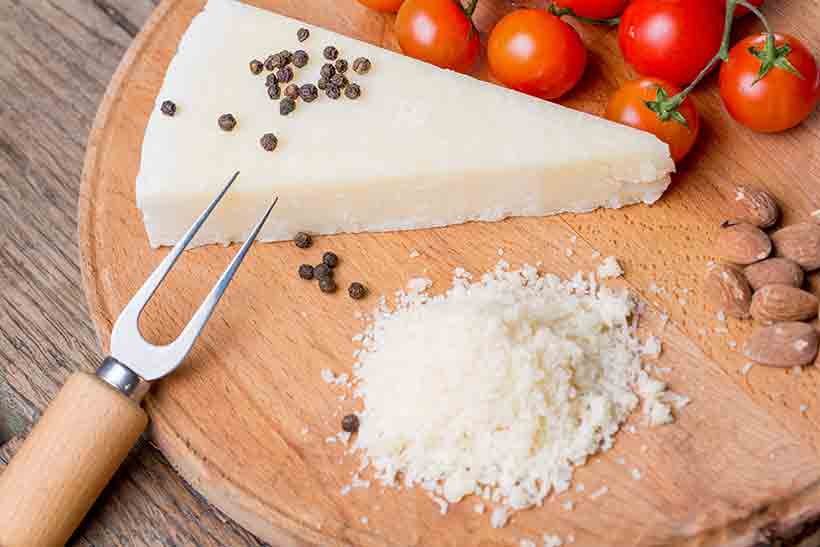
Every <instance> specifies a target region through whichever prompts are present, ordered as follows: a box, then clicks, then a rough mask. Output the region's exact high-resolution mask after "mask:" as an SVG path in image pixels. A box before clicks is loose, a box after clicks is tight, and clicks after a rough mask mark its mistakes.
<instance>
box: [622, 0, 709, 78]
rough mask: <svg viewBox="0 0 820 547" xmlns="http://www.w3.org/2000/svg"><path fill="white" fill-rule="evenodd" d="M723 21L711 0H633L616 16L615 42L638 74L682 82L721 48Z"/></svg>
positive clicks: (698, 69) (702, 66) (691, 76)
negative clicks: (618, 24)
mask: <svg viewBox="0 0 820 547" xmlns="http://www.w3.org/2000/svg"><path fill="white" fill-rule="evenodd" d="M723 20H724V10H723V9H721V8H720V5H719V4H718V3H717V1H716V0H633V1H632V2H631V3H630V4H629V5H628V6H627V8H626V11H624V14H623V15H622V16H621V24H620V26H619V27H618V43H619V44H620V46H621V53H622V54H623V56H624V59H626V61H627V62H628V63H629V64H631V65H632V66H633V67H635V70H637V71H638V72H639V73H640V74H641V75H643V76H655V77H657V78H661V79H663V80H667V81H669V82H671V83H673V84H676V85H684V84H687V83H689V82H691V81H692V80H694V79H695V77H696V76H697V75H698V73H700V71H701V70H703V68H704V67H705V66H706V65H707V64H708V63H709V61H710V60H711V59H712V57H714V56H715V54H716V53H717V51H718V49H720V42H721V38H722V36H723Z"/></svg>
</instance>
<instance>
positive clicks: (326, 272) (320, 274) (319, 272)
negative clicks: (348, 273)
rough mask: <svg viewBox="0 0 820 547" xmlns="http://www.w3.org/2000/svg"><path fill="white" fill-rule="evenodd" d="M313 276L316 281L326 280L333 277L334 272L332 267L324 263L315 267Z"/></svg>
mask: <svg viewBox="0 0 820 547" xmlns="http://www.w3.org/2000/svg"><path fill="white" fill-rule="evenodd" d="M313 276H314V277H315V278H316V279H324V278H326V277H333V270H331V269H330V266H328V265H327V264H325V263H324V262H322V263H321V264H317V265H316V266H314V267H313Z"/></svg>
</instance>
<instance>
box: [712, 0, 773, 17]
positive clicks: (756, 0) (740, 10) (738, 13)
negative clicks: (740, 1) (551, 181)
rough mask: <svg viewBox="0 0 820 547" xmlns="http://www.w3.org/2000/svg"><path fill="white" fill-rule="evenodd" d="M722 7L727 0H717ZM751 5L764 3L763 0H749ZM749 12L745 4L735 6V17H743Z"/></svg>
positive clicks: (758, 5)
mask: <svg viewBox="0 0 820 547" xmlns="http://www.w3.org/2000/svg"><path fill="white" fill-rule="evenodd" d="M715 1H716V2H717V3H718V4H720V6H721V7H724V6H725V5H726V0H715ZM747 1H748V2H749V3H750V4H751V5H753V6H755V7H758V8H759V7H760V6H762V5H763V0H747ZM747 13H750V12H749V10H748V9H746V8H744V7H743V6H737V7H736V8H735V19H737V18H738V17H743V16H744V15H746V14H747Z"/></svg>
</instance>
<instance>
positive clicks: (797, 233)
mask: <svg viewBox="0 0 820 547" xmlns="http://www.w3.org/2000/svg"><path fill="white" fill-rule="evenodd" d="M772 243H773V244H774V248H775V252H776V253H777V256H784V257H786V258H789V259H791V260H794V261H795V262H797V263H798V264H800V267H801V268H803V269H804V270H806V271H807V272H810V271H812V270H816V269H817V268H820V224H814V223H813V222H801V223H800V224H792V225H791V226H786V227H785V228H780V229H779V230H777V231H776V232H774V233H773V234H772Z"/></svg>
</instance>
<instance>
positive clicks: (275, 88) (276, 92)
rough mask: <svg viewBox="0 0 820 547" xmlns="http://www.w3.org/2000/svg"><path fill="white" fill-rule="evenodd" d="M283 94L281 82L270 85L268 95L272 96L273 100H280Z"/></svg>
mask: <svg viewBox="0 0 820 547" xmlns="http://www.w3.org/2000/svg"><path fill="white" fill-rule="evenodd" d="M281 96H282V90H281V88H280V87H279V84H273V85H272V86H270V87H268V97H270V98H271V99H273V100H278V99H279V97H281Z"/></svg>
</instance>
